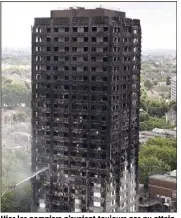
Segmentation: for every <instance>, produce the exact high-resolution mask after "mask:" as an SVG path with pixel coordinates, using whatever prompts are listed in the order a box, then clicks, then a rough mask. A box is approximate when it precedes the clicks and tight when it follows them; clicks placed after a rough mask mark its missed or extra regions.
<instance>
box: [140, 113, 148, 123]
mask: <svg viewBox="0 0 181 218" xmlns="http://www.w3.org/2000/svg"><path fill="white" fill-rule="evenodd" d="M148 120H149V115H148V113H146V112H141V113H140V122H144V121H148Z"/></svg>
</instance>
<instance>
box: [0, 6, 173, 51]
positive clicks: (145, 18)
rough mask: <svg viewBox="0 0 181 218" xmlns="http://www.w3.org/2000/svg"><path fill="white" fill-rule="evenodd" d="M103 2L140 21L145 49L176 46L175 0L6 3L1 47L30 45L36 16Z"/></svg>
mask: <svg viewBox="0 0 181 218" xmlns="http://www.w3.org/2000/svg"><path fill="white" fill-rule="evenodd" d="M100 5H101V7H105V8H107V9H115V10H121V11H124V12H126V16H127V17H130V18H137V19H140V20H141V26H142V46H143V49H156V48H159V49H176V3H175V2H23V3H22V2H3V3H2V46H3V47H11V48H27V47H30V46H31V26H32V25H33V23H34V18H35V17H49V16H50V10H54V9H66V8H69V7H72V6H80V7H85V8H95V7H100Z"/></svg>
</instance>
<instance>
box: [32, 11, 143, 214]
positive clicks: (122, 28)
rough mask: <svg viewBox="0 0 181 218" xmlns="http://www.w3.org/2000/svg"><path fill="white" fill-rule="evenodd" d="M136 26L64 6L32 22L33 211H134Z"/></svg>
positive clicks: (111, 14)
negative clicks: (38, 173)
mask: <svg viewBox="0 0 181 218" xmlns="http://www.w3.org/2000/svg"><path fill="white" fill-rule="evenodd" d="M140 62H141V27H140V21H139V20H137V19H129V18H127V17H126V14H125V13H124V12H120V11H113V10H108V9H103V8H96V9H85V8H76V9H74V8H70V9H67V10H54V11H51V16H50V17H47V18H35V21H34V26H33V27H32V136H33V139H32V171H37V170H39V169H42V168H43V167H47V166H48V168H49V169H48V170H47V171H46V172H45V173H42V174H41V175H40V176H37V177H36V178H35V179H34V180H32V187H33V194H32V196H33V206H32V210H33V211H50V212H66V211H67V212H88V211H89V212H135V211H137V190H138V150H139V101H140V68H141V63H140Z"/></svg>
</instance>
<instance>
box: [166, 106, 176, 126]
mask: <svg viewBox="0 0 181 218" xmlns="http://www.w3.org/2000/svg"><path fill="white" fill-rule="evenodd" d="M165 117H166V121H167V122H168V123H169V124H170V125H176V122H177V113H176V111H174V110H173V109H171V110H169V111H168V112H167V113H165Z"/></svg>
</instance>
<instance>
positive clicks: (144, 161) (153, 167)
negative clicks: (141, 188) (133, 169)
mask: <svg viewBox="0 0 181 218" xmlns="http://www.w3.org/2000/svg"><path fill="white" fill-rule="evenodd" d="M170 170H171V168H170V166H169V165H168V164H167V163H165V162H163V161H162V160H159V159H158V158H157V157H155V156H148V157H145V156H144V157H143V156H141V155H140V157H139V171H140V183H142V184H145V185H147V183H148V177H149V176H151V175H154V174H157V173H165V172H168V171H170Z"/></svg>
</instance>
